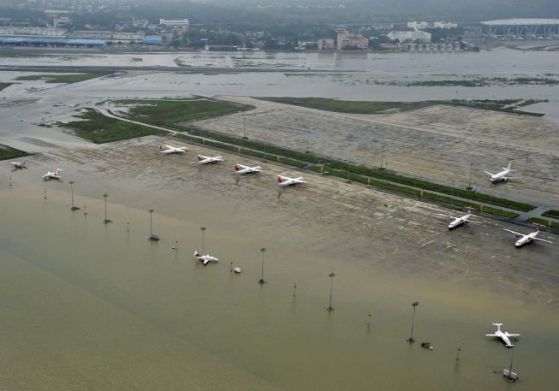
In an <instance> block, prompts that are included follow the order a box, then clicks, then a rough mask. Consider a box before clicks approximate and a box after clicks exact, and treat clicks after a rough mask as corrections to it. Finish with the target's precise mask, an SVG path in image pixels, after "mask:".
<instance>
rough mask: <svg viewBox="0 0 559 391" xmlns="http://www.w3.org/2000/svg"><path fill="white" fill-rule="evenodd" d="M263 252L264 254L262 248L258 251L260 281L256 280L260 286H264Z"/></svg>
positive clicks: (264, 250) (264, 249) (263, 248)
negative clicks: (259, 257)
mask: <svg viewBox="0 0 559 391" xmlns="http://www.w3.org/2000/svg"><path fill="white" fill-rule="evenodd" d="M265 252H266V248H265V247H262V248H261V249H260V256H261V269H260V280H258V282H259V283H260V284H264V283H265V282H266V281H264V253H265Z"/></svg>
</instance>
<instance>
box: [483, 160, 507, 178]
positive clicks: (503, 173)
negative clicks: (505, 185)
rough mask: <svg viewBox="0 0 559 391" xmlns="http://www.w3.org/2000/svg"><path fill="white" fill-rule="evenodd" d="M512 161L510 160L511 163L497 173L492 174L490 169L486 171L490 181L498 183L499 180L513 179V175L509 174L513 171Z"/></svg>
mask: <svg viewBox="0 0 559 391" xmlns="http://www.w3.org/2000/svg"><path fill="white" fill-rule="evenodd" d="M511 164H512V161H510V162H509V165H508V166H506V167H503V171H501V172H498V173H496V174H492V173H490V172H489V171H484V172H485V173H486V174H487V175H489V182H491V183H498V182H501V181H503V182H506V181H508V180H509V179H511V178H512V177H511V176H509V174H510V173H511V172H512V171H513V170H512V169H511V168H510V167H511Z"/></svg>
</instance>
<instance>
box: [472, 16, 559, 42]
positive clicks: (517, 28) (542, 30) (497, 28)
mask: <svg viewBox="0 0 559 391" xmlns="http://www.w3.org/2000/svg"><path fill="white" fill-rule="evenodd" d="M481 31H482V33H483V34H486V35H489V36H494V37H510V38H514V37H524V38H536V37H553V36H559V19H499V20H487V21H484V22H481Z"/></svg>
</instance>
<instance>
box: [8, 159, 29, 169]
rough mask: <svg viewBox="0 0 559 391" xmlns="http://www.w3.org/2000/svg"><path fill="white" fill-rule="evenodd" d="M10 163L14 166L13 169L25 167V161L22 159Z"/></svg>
mask: <svg viewBox="0 0 559 391" xmlns="http://www.w3.org/2000/svg"><path fill="white" fill-rule="evenodd" d="M10 164H11V165H12V167H13V168H14V171H15V170H22V169H24V168H27V165H26V163H25V162H24V161H21V162H11V163H10Z"/></svg>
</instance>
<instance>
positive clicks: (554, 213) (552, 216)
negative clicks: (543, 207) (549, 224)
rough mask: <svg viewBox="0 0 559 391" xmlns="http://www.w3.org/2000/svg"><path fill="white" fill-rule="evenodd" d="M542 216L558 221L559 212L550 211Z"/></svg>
mask: <svg viewBox="0 0 559 391" xmlns="http://www.w3.org/2000/svg"><path fill="white" fill-rule="evenodd" d="M542 216H545V217H551V218H554V219H559V210H555V209H550V210H547V211H545V212H544V213H542Z"/></svg>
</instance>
